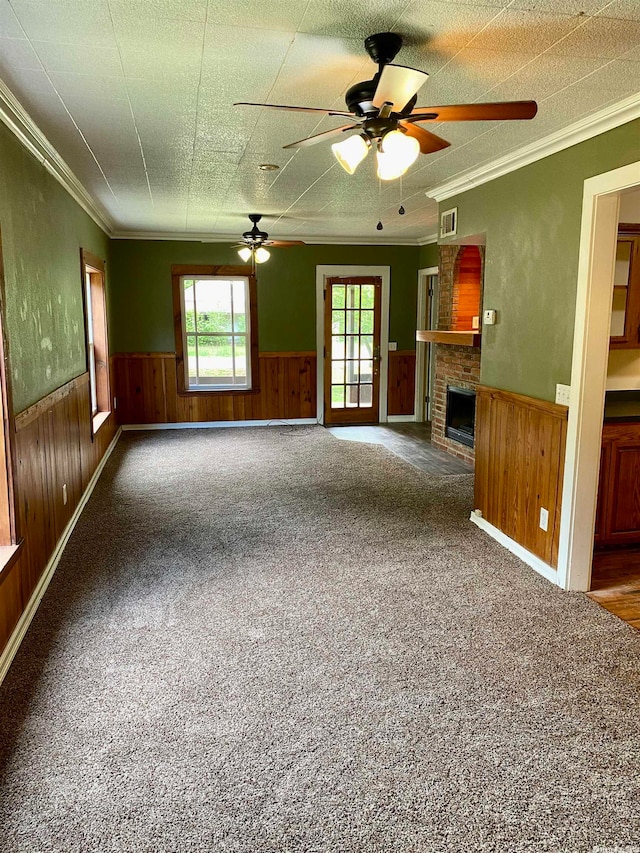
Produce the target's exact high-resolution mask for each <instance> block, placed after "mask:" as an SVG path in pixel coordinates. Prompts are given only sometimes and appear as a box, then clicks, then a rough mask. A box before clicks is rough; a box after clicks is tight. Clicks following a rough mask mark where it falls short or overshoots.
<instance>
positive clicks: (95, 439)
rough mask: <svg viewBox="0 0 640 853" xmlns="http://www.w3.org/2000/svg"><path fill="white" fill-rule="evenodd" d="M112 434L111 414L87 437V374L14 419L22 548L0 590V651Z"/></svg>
mask: <svg viewBox="0 0 640 853" xmlns="http://www.w3.org/2000/svg"><path fill="white" fill-rule="evenodd" d="M115 430H116V426H115V418H114V416H113V414H111V415H110V416H109V417H107V419H106V420H105V422H104V424H103V425H102V426H101V428H100V429H99V430H98V432H97V433H96V434H95V435H94V436H92V430H91V402H90V397H89V377H88V374H86V373H85V374H83V375H82V376H79V377H78V378H76V379H73V380H71V382H68V383H67V384H66V385H63V386H62V387H61V388H58V389H57V390H56V391H54V392H53V393H52V394H49V395H48V396H47V397H45V398H44V399H42V400H40V401H38V402H37V403H35V404H34V405H33V406H30V407H29V408H28V409H26V410H25V411H24V412H21V413H20V414H19V415H17V416H16V418H15V434H14V435H13V436H12V443H13V445H14V450H15V459H16V466H15V481H14V487H15V495H16V514H17V518H16V527H17V535H18V537H21V538H23V539H24V544H23V547H22V550H21V551H20V555H19V558H18V559H17V561H16V562H15V564H14V565H13V566H12V568H11V569H10V572H9V574H8V576H7V577H6V579H5V580H4V581H3V583H2V585H0V649H2V648H4V646H5V645H6V642H7V640H8V639H9V637H10V636H11V632H12V631H13V629H14V628H15V626H16V624H17V622H18V620H19V618H20V616H21V614H22V613H23V611H24V609H25V608H26V606H27V604H28V602H29V599H30V597H31V594H32V593H33V591H34V589H35V587H36V585H37V583H38V581H39V579H40V576H41V575H42V572H43V570H44V568H45V566H46V565H47V562H48V561H49V558H50V557H51V555H52V553H53V551H54V549H55V547H56V545H57V542H58V540H59V539H60V537H61V535H62V533H63V531H64V529H65V527H66V525H67V524H68V522H69V520H70V519H71V516H72V515H73V513H74V511H75V509H76V507H77V505H78V503H79V501H80V498H81V497H82V494H83V492H84V490H85V488H86V486H87V484H88V482H89V480H90V479H91V477H92V476H93V473H94V471H95V469H96V467H97V466H98V464H99V462H100V460H101V459H102V457H103V456H104V453H105V451H106V449H107V447H108V446H109V444H110V443H111V440H112V439H113V436H114V434H115ZM64 485H66V487H67V503H66V504H65V503H64V500H63V486H64Z"/></svg>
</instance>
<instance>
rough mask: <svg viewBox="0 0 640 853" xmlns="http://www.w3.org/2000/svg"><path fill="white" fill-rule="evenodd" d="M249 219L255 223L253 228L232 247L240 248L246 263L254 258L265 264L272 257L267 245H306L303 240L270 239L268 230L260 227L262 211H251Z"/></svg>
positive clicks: (257, 261)
mask: <svg viewBox="0 0 640 853" xmlns="http://www.w3.org/2000/svg"><path fill="white" fill-rule="evenodd" d="M249 219H250V220H251V222H252V223H253V228H251V230H250V231H245V232H244V234H243V235H242V242H240V243H235V244H234V245H233V246H232V247H231V248H232V249H238V254H239V255H240V257H241V258H242V260H243V261H244V262H245V263H246V262H247V261H249V260H252V261H253V263H256V264H263V263H264V262H265V261H268V260H269V258H270V257H271V252H269V250H268V249H267V248H266V247H267V246H275V247H276V248H279V249H282V248H286V247H287V246H304V245H305V243H304V242H303V241H302V240H270V239H269V235H268V234H267V232H266V231H261V230H260V229H259V228H258V222H260V220H261V219H262V214H261V213H250V214H249Z"/></svg>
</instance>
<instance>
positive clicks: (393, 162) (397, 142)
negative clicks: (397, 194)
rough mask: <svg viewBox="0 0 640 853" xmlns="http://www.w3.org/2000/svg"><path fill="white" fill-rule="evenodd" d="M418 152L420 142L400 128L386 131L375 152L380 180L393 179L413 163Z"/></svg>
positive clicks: (402, 173)
mask: <svg viewBox="0 0 640 853" xmlns="http://www.w3.org/2000/svg"><path fill="white" fill-rule="evenodd" d="M419 153H420V143H419V142H418V140H417V139H414V137H413V136H408V135H407V134H406V133H403V132H402V131H401V130H391V131H389V133H386V134H385V135H384V136H383V138H382V141H381V143H380V146H379V148H378V152H377V159H378V177H379V178H380V180H382V181H393V180H395V179H396V178H399V177H400V176H401V175H404V173H405V172H406V171H407V169H408V168H409V166H411V165H412V164H413V163H415V161H416V159H417V157H418V154H419Z"/></svg>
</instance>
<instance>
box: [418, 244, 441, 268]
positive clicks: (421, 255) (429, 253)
mask: <svg viewBox="0 0 640 853" xmlns="http://www.w3.org/2000/svg"><path fill="white" fill-rule="evenodd" d="M437 266H438V244H437V243H427V245H426V246H420V248H419V250H418V269H421V270H426V269H428V268H429V267H437Z"/></svg>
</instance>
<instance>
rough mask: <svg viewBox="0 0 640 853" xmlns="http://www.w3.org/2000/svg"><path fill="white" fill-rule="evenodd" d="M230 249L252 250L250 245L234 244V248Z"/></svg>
mask: <svg viewBox="0 0 640 853" xmlns="http://www.w3.org/2000/svg"><path fill="white" fill-rule="evenodd" d="M229 248H230V249H250V248H251V246H250V245H249V244H248V243H234V244H233V245H232V246H229Z"/></svg>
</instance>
